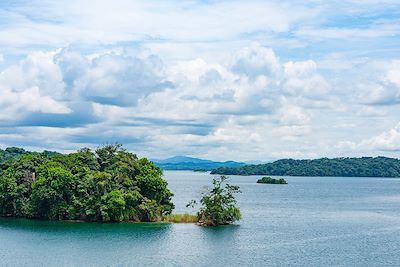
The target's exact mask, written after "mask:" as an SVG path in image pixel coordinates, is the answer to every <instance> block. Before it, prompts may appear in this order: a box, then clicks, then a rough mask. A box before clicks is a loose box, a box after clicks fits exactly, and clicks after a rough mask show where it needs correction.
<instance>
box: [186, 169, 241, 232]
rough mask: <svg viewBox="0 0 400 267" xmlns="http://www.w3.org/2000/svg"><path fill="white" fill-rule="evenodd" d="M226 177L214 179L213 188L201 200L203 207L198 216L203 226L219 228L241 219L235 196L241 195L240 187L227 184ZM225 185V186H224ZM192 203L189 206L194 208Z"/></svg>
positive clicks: (193, 202)
mask: <svg viewBox="0 0 400 267" xmlns="http://www.w3.org/2000/svg"><path fill="white" fill-rule="evenodd" d="M226 180H228V177H226V176H220V177H219V178H214V179H213V188H212V189H211V190H210V191H209V192H206V193H204V194H203V196H202V198H201V199H200V204H201V205H202V207H201V208H200V211H199V212H198V214H197V217H198V222H199V224H200V225H203V226H218V225H225V224H230V223H233V222H235V221H236V220H240V219H241V213H240V210H239V208H237V207H236V199H235V196H234V194H236V193H240V190H239V186H235V185H230V184H228V183H225V182H226ZM223 184H225V186H223ZM195 204H196V201H192V202H191V203H189V204H188V205H187V206H193V205H195Z"/></svg>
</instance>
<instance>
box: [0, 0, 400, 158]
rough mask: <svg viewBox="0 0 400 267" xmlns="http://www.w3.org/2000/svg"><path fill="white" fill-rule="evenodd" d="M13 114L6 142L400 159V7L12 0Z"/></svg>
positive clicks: (0, 19) (0, 123)
mask: <svg viewBox="0 0 400 267" xmlns="http://www.w3.org/2000/svg"><path fill="white" fill-rule="evenodd" d="M334 2H336V3H334ZM0 111H1V112H0V147H1V148H5V147H7V146H20V147H24V148H27V149H31V150H42V149H49V150H57V151H61V152H68V151H73V150H75V149H77V148H80V147H84V146H87V147H92V148H95V147H97V146H98V145H99V144H104V143H114V142H119V143H122V144H124V145H125V146H126V147H127V148H128V149H129V150H130V151H133V152H135V153H137V154H138V155H140V156H148V157H151V158H164V157H168V156H173V155H191V156H198V157H203V158H209V159H214V160H228V159H232V160H269V159H277V158H315V157H335V156H362V155H368V156H371V155H372V156H375V155H385V156H392V157H399V156H400V1H398V0H381V1H373V0H364V1H358V0H343V1H328V0H326V1H323V0H309V1H293V0H291V1H286V0H279V1H253V0H249V1H213V0H208V1H207V0H204V1H165V0H163V1H130V0H113V1H104V0H96V1H95V0H87V1H78V0H68V1H48V0H42V1H37V0H29V1H27V0H14V1H8V0H3V1H1V2H0Z"/></svg>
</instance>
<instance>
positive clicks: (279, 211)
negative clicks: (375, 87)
mask: <svg viewBox="0 0 400 267" xmlns="http://www.w3.org/2000/svg"><path fill="white" fill-rule="evenodd" d="M165 176H166V179H167V180H168V182H169V186H170V188H171V190H172V191H173V192H174V193H175V197H174V203H175V204H176V210H175V212H188V211H189V212H190V211H191V209H187V208H186V207H185V205H186V203H187V202H189V201H190V200H191V199H193V198H198V197H199V195H200V192H201V191H202V188H203V186H204V185H210V184H211V176H210V175H208V174H205V173H194V172H173V171H169V172H165ZM258 178H259V177H257V176H251V177H240V176H231V183H232V184H237V185H239V186H240V187H241V190H242V194H240V195H239V196H238V205H239V207H240V208H241V211H242V214H243V220H242V221H240V222H239V223H238V224H236V225H232V226H224V227H217V228H204V227H199V226H196V225H193V224H151V223H122V224H101V223H72V222H43V221H28V220H20V219H18V220H15V219H0V265H1V266H327V265H330V266H399V265H400V253H399V252H398V251H399V248H400V179H387V178H333V177H331V178H322V177H285V179H286V180H287V181H288V182H289V184H288V185H265V184H256V183H255V182H256V180H257V179H258Z"/></svg>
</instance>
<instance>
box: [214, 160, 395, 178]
mask: <svg viewBox="0 0 400 267" xmlns="http://www.w3.org/2000/svg"><path fill="white" fill-rule="evenodd" d="M211 174H223V175H276V176H342V177H400V160H399V159H394V158H386V157H362V158H334V159H328V158H321V159H313V160H294V159H282V160H277V161H275V162H271V163H266V164H258V165H246V166H243V167H238V168H218V169H215V170H213V171H212V172H211Z"/></svg>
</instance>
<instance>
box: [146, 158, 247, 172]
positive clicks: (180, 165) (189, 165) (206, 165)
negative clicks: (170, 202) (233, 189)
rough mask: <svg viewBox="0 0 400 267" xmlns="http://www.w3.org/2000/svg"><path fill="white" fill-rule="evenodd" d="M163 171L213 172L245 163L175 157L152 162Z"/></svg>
mask: <svg viewBox="0 0 400 267" xmlns="http://www.w3.org/2000/svg"><path fill="white" fill-rule="evenodd" d="M152 161H153V162H154V163H155V164H156V165H157V166H159V167H160V168H161V169H163V170H213V169H216V168H220V167H240V166H244V165H245V163H242V162H235V161H225V162H218V161H211V160H206V159H198V158H191V157H185V156H176V157H172V158H168V159H163V160H157V159H154V160H152Z"/></svg>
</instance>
